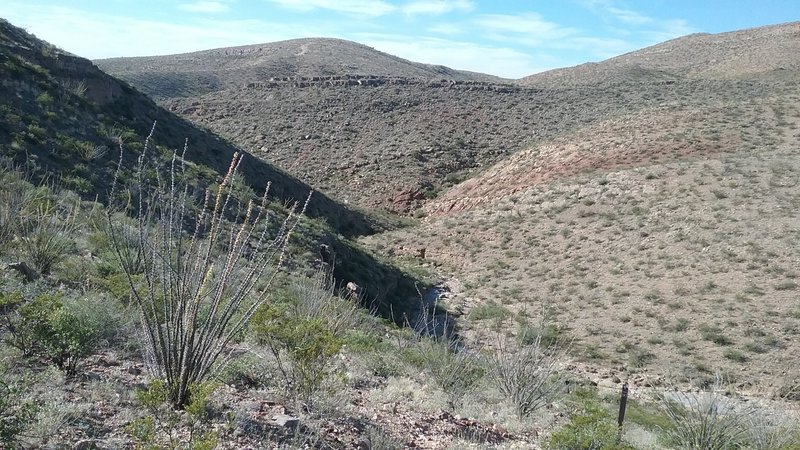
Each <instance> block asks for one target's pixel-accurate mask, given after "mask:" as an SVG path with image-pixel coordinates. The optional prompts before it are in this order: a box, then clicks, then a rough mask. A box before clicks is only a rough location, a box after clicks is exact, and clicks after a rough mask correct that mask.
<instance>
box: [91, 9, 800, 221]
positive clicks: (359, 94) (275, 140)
mask: <svg viewBox="0 0 800 450" xmlns="http://www.w3.org/2000/svg"><path fill="white" fill-rule="evenodd" d="M797 36H798V25H797V24H785V25H777V26H773V27H764V28H758V29H753V30H745V31H741V32H735V33H723V34H720V35H692V36H687V37H684V38H679V39H676V40H673V41H669V42H666V43H664V44H659V45H657V46H654V47H650V48H647V49H643V50H640V51H637V52H633V53H630V54H627V55H623V56H620V57H617V58H612V59H611V60H608V61H604V62H601V63H591V64H585V65H581V66H576V67H573V68H566V69H559V70H557V71H551V72H545V73H543V74H537V75H532V76H530V77H526V78H524V79H521V80H517V81H509V80H505V81H504V80H499V79H493V78H491V77H488V76H480V75H476V74H471V73H464V72H458V71H454V70H449V69H447V70H431V68H430V66H427V65H420V64H415V63H410V62H408V61H405V60H400V59H398V58H393V57H389V56H388V55H385V54H383V53H380V52H377V51H374V50H371V49H368V48H367V47H364V46H360V45H358V44H354V43H349V42H346V41H340V40H317V39H314V40H298V41H286V42H280V43H275V44H264V45H262V46H247V47H236V48H231V49H219V50H210V51H206V52H196V53H190V54H185V55H172V56H159V57H150V58H117V59H113V60H102V61H98V65H99V66H100V67H101V68H103V69H104V70H107V71H108V72H109V73H112V74H114V75H115V76H120V77H122V78H123V79H127V80H129V81H130V82H131V83H133V84H134V85H136V86H137V87H138V88H139V89H142V90H144V91H146V92H152V93H153V95H155V96H156V97H157V99H158V100H157V101H158V102H159V104H161V105H162V106H164V107H166V108H167V109H169V110H171V111H173V112H175V113H177V114H179V115H180V116H181V117H184V118H186V119H188V120H190V121H192V122H194V123H197V124H201V125H203V126H205V127H207V128H209V129H211V130H213V131H215V132H217V133H219V134H220V135H222V136H224V137H226V138H228V139H230V140H231V141H233V142H237V143H240V144H241V145H243V146H245V147H246V148H248V149H251V150H252V151H253V152H254V153H255V154H256V155H258V156H259V157H261V158H264V159H265V160H268V161H270V162H271V163H273V164H275V165H276V166H278V167H280V168H281V169H283V170H286V171H287V172H289V173H291V174H293V175H295V176H297V177H298V178H300V179H302V180H304V181H306V182H308V183H311V184H313V185H314V186H316V187H318V188H319V189H321V190H322V191H323V192H326V193H328V194H330V195H331V196H332V197H334V198H338V199H340V200H342V201H347V202H349V203H354V204H357V205H360V206H362V207H366V208H378V209H388V210H390V211H393V212H399V213H411V212H413V211H415V210H417V209H418V208H420V207H422V206H423V205H425V204H428V203H431V201H432V200H433V204H431V206H429V207H428V208H427V209H428V210H429V211H435V212H441V211H450V210H459V209H463V208H464V207H470V206H469V205H473V204H478V203H481V202H484V201H488V200H489V199H490V198H491V196H490V195H484V194H481V193H475V194H474V195H473V194H471V193H465V195H464V196H463V197H462V198H455V199H452V200H451V197H452V196H453V195H458V192H463V189H462V190H458V189H456V190H454V191H453V192H455V194H449V195H448V194H445V192H446V191H447V190H448V189H450V187H451V186H453V185H456V184H458V183H460V182H462V181H466V180H468V179H470V178H472V177H474V176H475V175H477V174H485V172H486V171H487V169H489V168H490V167H492V166H493V165H494V164H496V163H500V162H502V161H503V160H505V159H506V158H508V157H509V156H510V155H513V154H515V153H517V152H519V151H522V150H525V151H529V152H530V151H533V152H536V151H537V150H536V149H537V148H538V147H539V146H541V145H552V144H553V143H554V142H556V141H558V140H565V139H566V140H569V139H570V136H572V135H573V133H576V132H580V130H583V129H586V128H587V127H591V126H601V124H603V123H609V122H614V121H617V122H619V121H626V120H628V118H629V117H640V116H648V117H657V116H658V114H659V111H662V110H667V109H668V110H671V111H673V112H674V111H675V110H678V109H680V110H682V111H684V112H688V111H693V110H700V109H703V108H707V107H709V106H710V105H724V104H731V103H740V102H747V101H749V100H750V99H754V98H765V97H769V96H774V95H781V93H782V92H784V91H785V90H786V89H791V86H792V83H794V75H793V74H794V73H796V68H797V62H796V60H797V57H796V55H797V54H798V52H796V51H794V50H795V49H796V47H797V45H798V41H800V40H798V39H797ZM303 49H305V50H303ZM761 60H764V61H763V62H762V63H761V64H756V63H755V62H757V61H761ZM287 61H290V62H291V63H289V62H287ZM737 61H738V62H737ZM334 62H338V63H334ZM345 63H346V64H345ZM337 64H338V65H337ZM731 65H733V66H736V67H738V68H739V69H736V70H734V69H731V67H732V66H731ZM692 67H702V68H703V69H702V70H700V69H691V68H692ZM690 69H691V70H690ZM156 74H157V75H156ZM186 74H191V76H193V77H205V78H207V79H215V80H225V82H224V83H220V82H215V83H213V86H211V85H209V86H210V87H207V88H202V89H200V88H198V89H194V88H191V89H189V91H186V90H184V89H182V88H175V89H171V88H169V89H168V88H164V86H167V85H169V84H170V83H174V84H181V83H184V81H182V80H184V79H185V77H186V76H187V75H186ZM354 74H360V75H354ZM703 74H705V75H703ZM717 74H724V76H722V75H721V76H717ZM148 77H150V78H152V77H156V78H158V80H159V81H157V82H156V81H153V82H146V80H145V78H148ZM154 79H155V78H154ZM170 80H172V81H170ZM188 93H191V94H192V95H193V96H191V97H189V96H188ZM714 107H715V108H716V107H717V106H714ZM731 120H734V121H739V120H741V121H742V122H743V123H744V122H747V121H749V120H750V118H749V117H747V116H746V115H742V116H740V117H738V118H736V117H734V118H732V119H731ZM592 145H594V144H592ZM605 146H606V144H604V143H600V148H599V149H595V150H592V152H593V153H594V154H595V155H603V154H605V153H606V150H605ZM669 147H670V149H661V148H655V149H653V150H652V151H651V150H647V151H642V152H640V153H639V154H637V155H636V156H635V157H630V158H628V157H620V158H615V157H610V158H606V157H605V156H603V157H599V156H598V157H597V161H595V162H592V163H587V164H577V165H568V166H569V167H568V168H567V169H566V170H560V171H552V170H540V171H539V172H542V173H540V174H539V176H537V177H534V178H533V179H532V180H533V182H538V181H536V180H546V179H550V177H551V174H564V175H569V174H575V173H578V172H580V171H584V170H591V169H593V168H600V167H603V166H606V165H609V166H617V165H618V163H619V164H623V165H641V164H648V163H651V162H655V161H663V160H665V158H666V159H669V158H675V157H681V155H682V154H686V153H687V151H682V150H680V149H679V148H680V147H681V144H676V145H670V146H669ZM673 147H677V148H678V149H677V150H676V149H675V148H673ZM697 147H700V148H694V149H693V150H692V151H691V152H688V153H692V154H697V153H698V152H700V153H703V152H708V151H716V150H715V149H714V148H715V146H714V145H705V144H704V145H700V146H697ZM547 161H553V159H549V160H547ZM547 161H546V160H544V159H542V160H541V161H539V162H538V163H537V164H548V162H547ZM576 171H577V172H576ZM539 172H537V173H539ZM525 183H527V181H526V182H525ZM508 184H509V185H513V186H514V187H513V188H512V190H519V189H520V188H521V187H520V186H519V185H516V184H514V182H513V180H511V181H509V183H508ZM440 196H444V198H445V200H444V201H445V202H448V203H447V204H444V203H443V202H441V201H439V200H438V197H440ZM475 196H479V197H481V198H484V199H483V200H481V199H480V198H478V199H476V198H473V197H475Z"/></svg>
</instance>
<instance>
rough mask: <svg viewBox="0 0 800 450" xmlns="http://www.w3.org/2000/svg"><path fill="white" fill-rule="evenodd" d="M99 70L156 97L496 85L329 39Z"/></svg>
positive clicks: (135, 61) (113, 62)
mask: <svg viewBox="0 0 800 450" xmlns="http://www.w3.org/2000/svg"><path fill="white" fill-rule="evenodd" d="M95 63H96V64H97V66H98V67H100V69H102V70H104V71H105V72H107V73H109V74H111V75H114V76H116V77H118V78H121V79H123V80H125V81H128V82H129V83H131V84H133V85H135V86H139V87H140V89H142V90H143V91H144V92H145V93H146V94H148V95H151V96H153V97H157V98H165V97H187V96H196V95H202V94H206V93H208V92H213V91H218V90H223V89H227V88H232V87H240V86H242V85H244V84H246V83H249V82H259V81H261V82H263V81H268V80H269V79H270V78H283V77H295V76H298V77H319V76H334V75H351V74H352V75H372V76H386V77H389V76H392V77H406V78H427V79H452V80H458V81H500V80H501V78H498V77H494V76H491V75H486V74H480V73H474V72H467V71H460V70H454V69H451V68H449V67H445V66H439V65H430V64H422V63H417V62H412V61H408V60H406V59H403V58H400V57H397V56H393V55H389V54H387V53H383V52H381V51H378V50H375V49H373V48H371V47H368V46H366V45H363V44H358V43H356V42H351V41H346V40H342V39H331V38H306V39H293V40H288V41H280V42H274V43H266V44H256V45H246V46H241V47H228V48H218V49H213V50H203V51H199V52H193V53H183V54H177V55H164V56H145V57H132V58H111V59H101V60H97V61H95Z"/></svg>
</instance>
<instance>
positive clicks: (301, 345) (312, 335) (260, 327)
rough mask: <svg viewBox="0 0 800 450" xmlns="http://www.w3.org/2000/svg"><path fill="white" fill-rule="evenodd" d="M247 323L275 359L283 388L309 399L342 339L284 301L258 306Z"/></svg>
mask: <svg viewBox="0 0 800 450" xmlns="http://www.w3.org/2000/svg"><path fill="white" fill-rule="evenodd" d="M251 325H252V329H253V332H254V334H255V336H256V339H257V340H258V342H259V343H261V344H264V345H267V346H268V347H269V348H270V350H271V351H272V353H273V355H274V356H275V357H276V358H277V360H278V366H279V367H278V368H279V369H280V371H281V374H282V375H283V377H284V381H285V383H286V387H287V388H288V389H289V390H290V392H292V393H293V394H294V396H295V397H296V398H297V399H299V400H302V401H304V402H309V401H310V399H311V396H312V394H314V393H315V392H317V390H318V389H319V387H320V386H321V384H322V382H323V381H324V379H325V377H326V376H327V375H328V372H327V368H328V362H329V360H330V358H331V357H332V356H333V355H335V354H336V353H338V352H339V349H341V347H342V340H341V339H340V338H339V337H337V336H335V335H334V334H333V332H332V331H331V329H330V327H329V326H328V324H327V323H326V322H325V321H324V320H323V319H321V318H306V317H301V316H299V315H297V314H295V313H294V311H293V310H292V309H290V308H289V307H287V305H285V304H284V305H280V304H278V305H270V306H269V307H266V308H261V309H260V310H259V311H258V312H257V313H256V315H255V316H253V319H252V321H251ZM284 356H286V357H288V359H289V361H288V365H287V364H284V363H283V358H284Z"/></svg>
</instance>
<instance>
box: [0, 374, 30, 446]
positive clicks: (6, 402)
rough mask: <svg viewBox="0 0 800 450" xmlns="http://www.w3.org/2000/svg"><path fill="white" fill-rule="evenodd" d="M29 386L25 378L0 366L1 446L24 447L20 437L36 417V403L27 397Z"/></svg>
mask: <svg viewBox="0 0 800 450" xmlns="http://www.w3.org/2000/svg"><path fill="white" fill-rule="evenodd" d="M27 387H28V386H27V383H26V381H25V380H24V379H23V378H21V377H17V376H14V375H12V374H10V373H9V371H8V369H7V368H5V367H0V447H3V448H9V449H13V448H22V443H21V442H19V440H18V437H19V436H20V434H21V433H22V432H23V431H24V430H25V429H26V428H27V426H28V425H29V424H30V423H31V422H33V420H34V418H35V417H36V412H37V410H38V408H37V406H36V404H35V403H34V402H33V400H32V399H26V398H25V393H26V391H27Z"/></svg>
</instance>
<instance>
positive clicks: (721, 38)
mask: <svg viewBox="0 0 800 450" xmlns="http://www.w3.org/2000/svg"><path fill="white" fill-rule="evenodd" d="M797 55H800V22H790V23H784V24H778V25H769V26H764V27H759V28H750V29H746V30H738V31H731V32H726V33H718V34H708V33H697V34H691V35H688V36H683V37H680V38H677V39H672V40H669V41H666V42H663V43H660V44H657V45H653V46H651V47H647V48H644V49H641V50H636V51H633V52H630V53H626V54H624V55H620V56H617V57H615V58H611V59H608V60H605V61H602V62H599V63H586V64H581V65H578V66H574V67H567V68H562V69H555V70H550V71H547V72H542V73H539V74H535V75H530V76H528V77H525V78H522V79H521V80H519V81H520V83H522V84H525V85H552V84H559V85H564V84H592V83H598V82H603V81H612V80H619V79H622V78H631V77H634V78H641V79H659V78H674V77H675V76H684V77H691V78H706V79H708V78H713V79H720V78H722V79H733V78H740V79H745V78H751V77H753V76H757V75H763V74H765V73H770V72H779V71H783V70H797V69H798V68H800V58H798V57H797Z"/></svg>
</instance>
